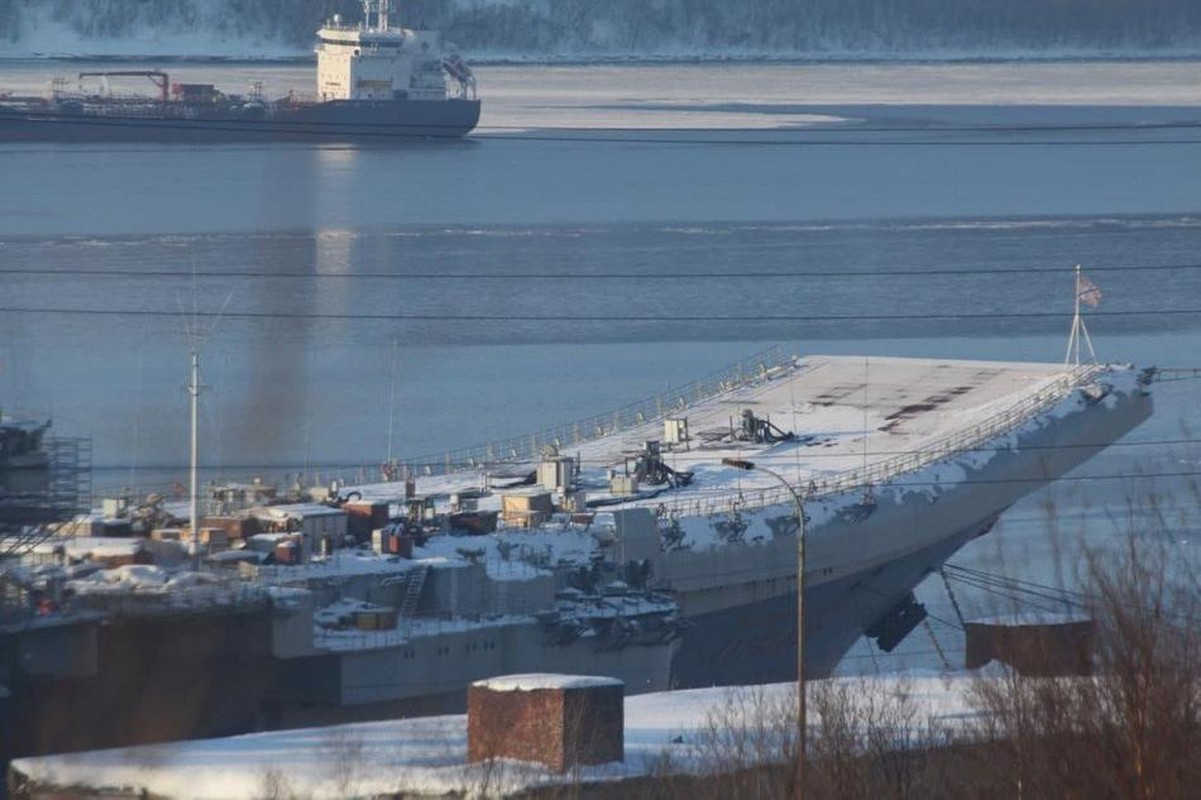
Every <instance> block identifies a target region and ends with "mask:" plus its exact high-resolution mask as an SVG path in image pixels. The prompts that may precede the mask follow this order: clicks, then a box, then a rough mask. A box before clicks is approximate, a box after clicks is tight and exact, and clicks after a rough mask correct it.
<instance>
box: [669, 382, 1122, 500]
mask: <svg viewBox="0 0 1201 800" xmlns="http://www.w3.org/2000/svg"><path fill="white" fill-rule="evenodd" d="M1101 370H1102V367H1100V366H1097V365H1081V366H1077V367H1072V368H1070V369H1068V370H1067V371H1065V373H1064V374H1063V375H1061V376H1060V377H1059V378H1057V379H1056V380H1055V381H1053V382H1052V383H1050V384H1048V385H1047V386H1045V387H1043V388H1042V389H1040V390H1039V391H1038V392H1036V393H1034V394H1031V395H1028V396H1026V397H1023V398H1022V399H1021V400H1019V401H1017V402H1015V403H1014V404H1012V405H1010V406H1008V407H1006V408H1005V409H1003V410H1001V411H998V412H997V413H996V414H993V415H991V416H989V417H988V418H986V419H984V420H982V421H981V422H980V423H978V424H976V425H973V426H971V427H969V428H965V429H963V430H960V431H956V432H954V433H952V434H948V435H947V436H943V437H941V438H938V439H934V440H932V441H930V442H929V443H927V444H925V445H924V446H923V447H922V448H921V449H920V450H917V451H913V452H909V451H906V452H903V453H898V454H896V455H894V456H892V457H890V458H885V459H882V460H880V461H876V462H873V463H870V464H867V465H865V466H863V467H860V468H857V469H852V470H847V471H845V472H840V473H837V474H833V475H827V476H821V477H815V478H813V479H812V480H811V481H809V482H808V483H807V484H805V485H798V486H796V489H797V491H798V492H799V493H800V494H801V496H802V497H803V498H806V499H808V498H817V497H823V496H831V495H837V494H843V493H845V492H850V491H858V490H863V491H867V490H868V489H870V488H871V487H872V486H877V485H881V484H884V483H886V482H888V481H889V480H891V479H893V478H895V477H897V476H899V475H902V474H905V473H908V472H914V471H916V470H918V469H921V468H922V467H924V466H926V465H928V464H932V463H934V462H936V461H940V460H942V459H945V458H948V457H950V456H954V455H958V454H961V453H963V452H965V451H970V450H972V449H973V448H977V447H979V446H980V445H982V444H984V443H986V442H988V441H990V440H992V439H996V438H997V437H999V436H1002V435H1004V434H1006V433H1008V432H1009V431H1012V430H1013V429H1015V428H1017V427H1018V426H1019V425H1021V424H1023V423H1025V422H1027V421H1028V420H1030V419H1032V418H1033V417H1034V416H1036V415H1037V414H1039V413H1041V412H1043V411H1045V410H1047V409H1048V408H1050V407H1051V406H1053V405H1054V404H1055V403H1057V402H1059V401H1060V400H1062V399H1063V398H1064V397H1065V396H1067V394H1068V393H1069V392H1071V391H1072V390H1073V389H1074V388H1076V387H1078V386H1081V385H1083V384H1085V383H1087V382H1088V381H1089V380H1090V379H1091V378H1093V377H1094V376H1095V375H1096V374H1097V373H1098V372H1100V371H1101ZM788 503H792V494H791V493H790V492H789V491H788V490H786V489H785V488H784V487H782V486H771V487H764V488H762V489H751V490H745V489H744V490H740V491H730V490H721V491H718V492H714V493H713V494H711V495H707V496H703V497H695V498H690V499H681V500H674V501H672V500H668V501H665V502H664V503H662V504H661V506H660V510H661V511H663V512H665V513H669V514H670V513H675V514H679V515H681V516H692V515H704V516H712V515H715V514H730V513H733V512H735V511H738V510H742V511H745V510H750V509H756V508H763V507H766V506H772V505H782V504H788Z"/></svg>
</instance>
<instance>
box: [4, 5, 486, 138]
mask: <svg viewBox="0 0 1201 800" xmlns="http://www.w3.org/2000/svg"><path fill="white" fill-rule="evenodd" d="M389 6H390V0H366V1H365V2H364V4H363V20H362V21H361V22H360V23H358V24H353V25H352V24H347V23H345V22H343V20H342V19H341V18H340V17H339V16H337V15H335V16H334V17H333V18H332V19H330V20H329V21H328V22H327V23H326V24H325V25H324V26H323V27H322V28H321V29H320V30H318V31H317V40H318V43H317V48H316V51H317V82H316V92H315V93H314V94H312V95H309V94H300V93H297V92H290V93H289V94H288V95H287V96H285V97H280V98H274V99H269V98H267V97H265V96H264V94H263V91H262V87H261V85H255V86H253V87H251V89H250V90H249V91H248V92H247V93H246V94H226V93H225V92H223V91H221V90H220V89H218V88H217V87H216V86H214V85H212V84H201V83H176V82H173V81H172V80H171V78H170V75H168V73H166V72H163V71H160V70H113V71H102V72H81V73H79V75H78V80H77V84H76V86H75V87H73V88H72V87H70V86H69V85H68V84H69V81H68V80H67V79H65V78H58V79H56V80H54V81H53V82H52V84H51V87H50V90H49V92H48V94H47V95H46V96H44V97H37V96H5V95H3V94H0V142H3V141H39V142H41V141H48V142H97V141H120V142H192V143H206V142H263V141H308V142H335V143H336V142H347V143H370V142H385V143H386V142H392V141H407V140H414V139H453V138H458V137H461V136H464V135H465V134H467V133H469V132H470V131H471V130H472V129H474V128H475V126H476V124H477V123H478V122H479V118H480V101H479V99H478V97H477V96H476V82H475V76H474V75H473V74H472V72H471V69H470V67H468V66H467V64H466V63H465V62H464V61H463V59H462V58H461V57H459V56H458V55H457V54H452V53H445V52H444V51H443V48H442V42H441V36H440V34H439V33H438V32H436V31H421V30H411V29H408V28H403V27H393V25H392V24H391V20H390V14H389ZM141 78H145V79H147V80H149V81H150V82H151V83H152V84H153V85H154V87H155V89H156V91H155V92H154V93H153V94H151V95H145V94H141V95H139V94H127V93H119V92H116V91H114V90H113V86H114V84H115V81H116V79H122V80H123V81H125V82H128V80H130V79H141Z"/></svg>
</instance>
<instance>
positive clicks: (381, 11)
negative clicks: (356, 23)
mask: <svg viewBox="0 0 1201 800" xmlns="http://www.w3.org/2000/svg"><path fill="white" fill-rule="evenodd" d="M391 6H392V2H391V0H363V27H364V28H366V29H367V30H369V31H371V30H377V31H386V30H388V27H389V25H388V16H389V14H390V12H391ZM373 9H374V13H375V27H374V28H372V27H371V14H372V11H373Z"/></svg>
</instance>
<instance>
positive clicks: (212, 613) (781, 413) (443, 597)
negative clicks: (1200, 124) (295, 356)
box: [2, 355, 1153, 750]
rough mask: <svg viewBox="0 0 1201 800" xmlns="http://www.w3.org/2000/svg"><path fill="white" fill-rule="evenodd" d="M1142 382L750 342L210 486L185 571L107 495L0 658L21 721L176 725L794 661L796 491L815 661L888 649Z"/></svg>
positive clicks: (164, 524) (43, 576)
mask: <svg viewBox="0 0 1201 800" xmlns="http://www.w3.org/2000/svg"><path fill="white" fill-rule="evenodd" d="M1152 376H1153V373H1152V372H1149V371H1144V370H1139V369H1137V368H1134V367H1130V366H1098V365H1082V366H1074V365H1073V366H1062V365H1054V364H1030V363H1002V362H980V361H953V360H936V359H897V358H863V357H840V356H805V357H780V356H777V355H770V356H768V355H765V356H761V357H758V358H756V359H755V360H754V361H752V362H751V363H744V364H740V365H738V366H737V367H735V368H732V369H730V370H726V371H724V372H722V373H721V374H719V375H717V376H713V377H712V378H710V379H707V380H705V381H702V382H699V383H697V384H695V385H693V386H690V387H687V388H685V389H683V390H680V391H679V392H673V393H669V394H668V395H661V396H659V397H657V398H653V399H651V400H647V401H645V402H642V403H637V404H634V405H631V406H628V407H626V408H624V409H621V410H619V411H616V412H613V413H612V414H607V415H601V416H598V417H595V418H593V419H590V420H584V421H580V422H578V423H573V424H571V425H565V426H561V427H559V428H556V429H554V430H550V431H544V432H542V433H539V434H534V435H530V436H523V437H517V438H515V439H512V440H510V441H508V442H505V443H494V444H491V445H484V446H481V447H479V448H473V449H470V450H465V451H460V452H456V453H450V454H446V455H445V456H444V457H441V458H438V459H430V460H425V461H422V462H413V463H408V464H387V465H385V470H384V471H385V472H386V473H387V477H388V478H389V480H386V481H384V482H381V483H375V484H370V485H363V486H356V487H347V486H335V487H330V488H329V489H322V490H311V491H309V492H307V494H306V497H305V498H304V502H301V498H300V497H287V498H285V497H284V496H283V495H284V494H285V493H286V492H279V493H277V492H276V490H275V489H274V487H270V486H268V485H267V484H265V483H251V484H241V485H232V484H231V485H224V486H214V487H211V488H210V491H209V495H208V497H207V498H205V500H206V505H207V506H208V508H207V510H206V512H205V519H204V521H202V523H201V529H200V531H199V536H200V539H201V541H202V542H203V544H204V546H205V548H206V549H207V551H208V554H207V558H206V564H205V568H204V569H203V570H202V572H200V573H196V572H193V571H191V569H190V568H189V567H190V561H189V560H188V559H187V558H186V557H184V555H183V554H184V553H185V552H186V547H185V546H186V545H189V544H190V543H191V541H192V539H193V537H192V534H191V532H190V531H188V530H187V529H186V528H184V529H181V525H180V521H179V520H180V519H182V517H183V516H185V515H184V514H183V513H182V511H181V510H180V509H176V508H174V507H173V506H172V504H170V503H166V502H164V501H163V498H161V497H151V498H147V499H146V500H145V501H143V502H141V503H140V504H133V505H131V506H130V507H125V508H123V507H120V504H118V503H115V502H114V503H113V504H112V505H111V507H109V508H107V509H105V512H104V513H97V514H93V515H91V516H89V517H87V518H86V519H83V520H81V521H80V522H79V523H78V525H80V526H82V530H76V531H74V532H75V533H85V534H90V536H76V537H73V538H65V539H60V540H58V542H57V544H55V545H53V547H51V546H49V545H47V546H44V547H42V548H41V550H40V552H42V553H43V554H44V555H43V556H42V561H43V563H41V564H36V565H30V564H28V563H27V564H25V565H23V566H21V567H14V568H12V569H10V570H9V572H8V575H7V580H8V581H9V583H10V585H12V586H14V587H16V590H17V591H18V592H20V591H24V592H27V593H30V594H32V593H39V597H41V598H43V599H45V598H46V597H51V598H53V600H54V602H53V604H51V605H50V606H48V607H46V610H45V611H44V612H43V613H40V614H38V615H36V617H34V618H32V621H31V622H30V623H28V625H27V626H26V627H21V626H19V625H13V626H10V627H9V628H7V629H6V630H5V633H4V637H3V639H2V642H3V646H4V648H5V652H9V653H13V652H21V651H22V648H25V651H29V648H30V647H31V644H30V643H31V642H32V641H33V640H34V639H37V641H38V642H39V647H38V649H36V651H35V652H36V653H37V654H41V655H42V656H45V658H43V659H42V660H40V661H38V660H35V661H27V662H26V663H25V664H24V665H17V666H14V667H12V668H10V670H9V671H8V672H7V673H6V681H7V683H6V685H7V686H8V687H9V688H10V690H11V692H12V696H13V701H12V702H11V703H10V704H9V706H8V708H9V709H10V710H12V711H13V712H15V713H14V714H13V719H12V720H11V723H12V726H13V728H12V729H22V726H23V725H25V724H26V723H29V720H31V719H38V718H44V713H45V711H46V708H47V707H48V706H47V703H52V702H54V701H53V700H52V699H54V698H57V702H60V703H62V704H63V706H64V707H70V708H71V709H72V710H73V713H74V714H75V715H77V716H78V717H80V718H88V719H90V718H91V717H95V718H96V719H106V720H110V721H111V720H112V719H113V718H114V717H113V715H114V714H115V715H117V716H118V717H121V718H123V719H125V718H128V719H129V720H133V719H135V718H141V717H139V716H138V715H139V714H142V715H146V716H145V718H146V719H150V718H153V719H154V721H155V724H154V726H153V729H152V730H151V731H150V732H148V733H147V732H139V734H138V735H139V736H143V737H158V738H179V737H191V736H204V735H213V734H215V733H221V732H230V731H233V730H250V729H254V728H263V727H278V726H293V725H303V724H317V723H325V722H330V721H335V720H339V719H363V718H370V717H379V716H386V715H391V714H397V713H420V712H436V711H443V710H449V709H453V708H456V707H459V706H460V705H461V703H462V698H463V692H464V691H465V687H466V685H467V683H469V682H470V681H471V680H476V679H480V678H486V677H489V676H491V675H496V674H502V673H505V672H520V671H548V670H549V671H565V672H571V671H591V672H598V671H603V672H605V674H611V675H614V676H615V677H619V678H621V679H622V680H624V681H625V682H626V685H627V687H628V690H629V691H630V692H638V691H649V690H653V689H661V688H664V687H666V686H674V687H690V686H701V685H713V684H742V683H762V682H768V681H773V680H783V679H787V678H789V677H791V676H793V675H795V668H796V665H795V652H796V634H797V626H796V617H795V608H796V591H797V570H796V551H797V547H796V545H797V528H798V525H797V522H798V520H797V510H796V509H797V505H798V503H797V501H798V499H799V500H800V502H801V504H802V505H803V513H804V517H805V537H806V539H805V541H806V550H807V553H808V562H807V571H806V575H805V593H806V596H805V600H806V606H807V617H806V620H807V621H806V631H805V640H806V655H807V669H808V670H809V674H812V675H814V676H818V675H823V674H828V673H829V672H830V670H832V669H833V668H834V666H835V665H836V664H837V663H838V661H839V659H840V658H841V657H842V656H843V655H844V654H845V653H846V651H847V650H848V648H850V647H851V646H852V645H853V644H854V642H855V641H856V640H858V639H859V638H860V637H862V636H864V635H867V636H869V637H871V638H872V639H874V640H875V641H876V642H877V643H878V645H879V646H880V647H881V648H882V649H886V650H887V649H891V648H892V647H893V646H895V644H896V643H897V642H899V641H900V640H901V639H903V638H904V637H905V636H906V635H907V634H908V633H909V632H911V631H912V630H913V628H914V627H915V626H916V625H917V624H919V623H920V621H921V619H922V618H923V616H924V613H925V612H924V610H923V609H922V608H921V606H920V604H918V603H917V601H916V599H915V598H914V595H913V590H914V588H915V587H916V586H917V584H918V583H919V582H920V581H921V580H922V579H923V578H924V577H925V576H927V575H929V574H930V573H931V572H932V571H934V570H937V569H938V568H939V567H940V566H941V564H942V563H943V562H944V561H945V560H946V559H947V558H948V557H949V556H950V555H952V554H953V553H954V552H955V551H956V550H958V549H959V548H960V547H962V546H963V544H965V543H966V542H967V541H969V540H971V539H972V538H973V537H976V536H979V535H982V534H984V533H986V532H987V531H988V530H989V528H990V527H991V526H992V525H993V524H994V523H995V521H996V519H997V518H998V516H999V515H1000V514H1001V513H1003V512H1004V510H1005V509H1006V508H1007V507H1009V506H1010V505H1011V504H1012V503H1014V502H1015V501H1016V500H1018V499H1019V498H1021V497H1022V496H1023V495H1025V494H1028V493H1029V492H1032V491H1034V490H1036V489H1037V488H1039V487H1041V486H1044V485H1046V484H1047V483H1049V482H1051V481H1053V480H1054V479H1055V478H1057V477H1058V476H1060V475H1062V474H1064V473H1065V472H1066V471H1068V470H1070V469H1072V468H1073V467H1075V466H1077V465H1079V464H1081V463H1083V462H1084V461H1086V460H1087V459H1088V458H1090V457H1091V456H1092V455H1094V454H1095V453H1097V452H1098V451H1100V450H1101V449H1103V448H1104V447H1106V446H1107V445H1108V444H1110V443H1112V442H1114V441H1115V440H1116V439H1118V438H1120V437H1121V436H1123V435H1124V434H1125V433H1127V432H1128V431H1130V430H1131V429H1132V428H1134V427H1135V426H1137V425H1138V424H1139V423H1140V422H1141V421H1143V420H1144V419H1146V417H1147V416H1148V415H1149V414H1150V413H1151V410H1152V404H1151V397H1150V392H1149V384H1150V381H1151V378H1152ZM728 459H737V460H743V461H746V460H750V461H753V462H754V463H755V464H758V465H762V466H764V467H766V468H768V469H770V470H771V471H772V472H774V473H776V474H777V475H779V476H780V477H781V478H782V479H783V480H784V482H785V483H787V484H788V485H787V486H783V485H781V484H780V483H779V482H778V481H777V479H776V478H775V477H774V476H772V475H771V474H768V473H766V472H762V473H761V472H758V471H751V472H747V471H745V470H741V469H737V468H734V467H731V466H728V465H726V464H723V460H728ZM69 532H70V531H66V530H64V531H63V533H69ZM114 535H115V537H114ZM96 536H102V537H103V538H94V537H96ZM55 548H57V549H55ZM176 551H177V555H176V556H175V557H174V558H175V560H172V558H173V556H172V553H173V552H176ZM185 641H186V643H187V646H184V644H183V643H184V642H185ZM173 643H175V644H173ZM175 645H178V646H175ZM81 653H82V654H84V655H88V654H91V657H90V658H77V657H71V658H67V657H65V656H64V654H73V655H74V656H79V655H80V654H81ZM51 655H55V656H57V658H50V656H51ZM7 663H10V664H16V662H14V661H11V660H9V661H8V662H7ZM30 665H41V668H42V670H43V671H42V672H41V673H39V674H33V673H31V672H30V669H31V666H30ZM584 665H587V668H585V666H584ZM132 673H136V674H137V675H139V676H141V677H140V678H139V679H138V680H137V681H131V680H130V674H132ZM146 676H149V677H146ZM218 676H219V677H218ZM30 698H37V700H36V701H35V700H32V699H30ZM151 706H152V707H153V708H150V707H151ZM172 708H179V709H187V710H188V713H187V714H183V713H174V712H172V713H167V712H166V711H165V709H172ZM39 714H41V715H42V717H39V716H38V715H39ZM29 724H32V723H29ZM98 727H99V728H101V729H103V730H106V731H109V732H112V731H119V730H126V731H130V730H139V731H141V729H139V728H138V726H137V725H136V724H134V723H133V722H132V721H130V722H129V724H127V725H126V726H125V727H124V728H123V727H122V726H119V725H114V724H109V725H107V726H98ZM89 729H90V726H89V725H87V724H79V725H75V726H73V727H72V728H71V730H72V731H82V730H89ZM63 735H64V736H65V735H67V734H66V733H64V734H63ZM113 735H115V734H113ZM131 735H132V734H131ZM30 741H32V740H30ZM119 743H120V742H118V741H114V740H111V739H109V740H106V741H104V742H102V744H119ZM97 744H98V743H97V742H95V741H91V742H86V743H78V742H70V743H69V746H75V747H88V746H90V747H94V746H97ZM58 745H59V746H58V748H57V749H66V747H64V746H62V742H58ZM25 746H27V747H34V746H36V747H39V748H43V749H44V750H53V749H55V745H54V744H51V743H49V742H38V743H37V744H36V745H34V744H29V743H27V744H26V745H25Z"/></svg>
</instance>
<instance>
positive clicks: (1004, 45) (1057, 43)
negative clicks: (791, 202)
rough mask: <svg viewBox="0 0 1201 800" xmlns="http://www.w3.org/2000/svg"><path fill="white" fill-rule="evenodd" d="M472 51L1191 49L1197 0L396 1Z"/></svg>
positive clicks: (68, 16)
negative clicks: (1048, 0) (1051, 1)
mask: <svg viewBox="0 0 1201 800" xmlns="http://www.w3.org/2000/svg"><path fill="white" fill-rule="evenodd" d="M396 5H397V7H398V9H399V11H400V12H401V17H402V19H403V20H404V22H405V24H406V25H409V26H414V27H432V28H438V29H441V30H443V31H445V32H446V34H447V37H448V39H449V40H450V41H452V42H454V43H455V44H456V45H458V46H459V47H460V48H462V49H463V50H464V51H465V52H467V53H469V54H471V55H473V56H476V57H479V56H497V57H512V58H547V57H568V58H582V57H597V56H601V57H624V56H631V55H633V56H666V57H673V56H674V57H706V58H711V57H724V56H755V55H765V56H766V55H772V56H792V57H818V58H821V57H837V58H847V57H849V58H857V57H884V58H888V57H923V58H961V57H1029V56H1068V57H1077V56H1097V55H1118V56H1122V55H1128V56H1173V55H1192V54H1196V53H1198V52H1201V4H1199V3H1197V2H1195V0H1140V1H1139V2H1130V0H1058V1H1057V2H1055V3H1047V2H1045V0H1009V1H1008V2H1005V3H997V2H995V0H737V2H735V0H608V2H604V3H598V2H595V0H404V2H402V3H397V4H396ZM333 13H341V14H343V15H344V16H345V17H346V18H348V19H357V18H358V15H359V14H360V3H358V2H356V0H0V42H3V43H4V44H3V47H2V48H0V54H3V55H6V56H8V57H14V56H15V57H20V56H27V55H31V54H79V55H85V54H86V55H117V54H125V55H147V54H155V55H172V54H174V55H213V56H229V57H250V58H256V57H258V58H261V57H267V58H273V57H279V56H287V55H300V54H304V53H305V52H307V51H308V50H309V47H310V43H311V38H312V33H313V30H314V29H315V27H316V25H317V24H318V23H319V22H321V21H322V20H323V19H325V18H326V17H328V16H330V15H332V14H333Z"/></svg>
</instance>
